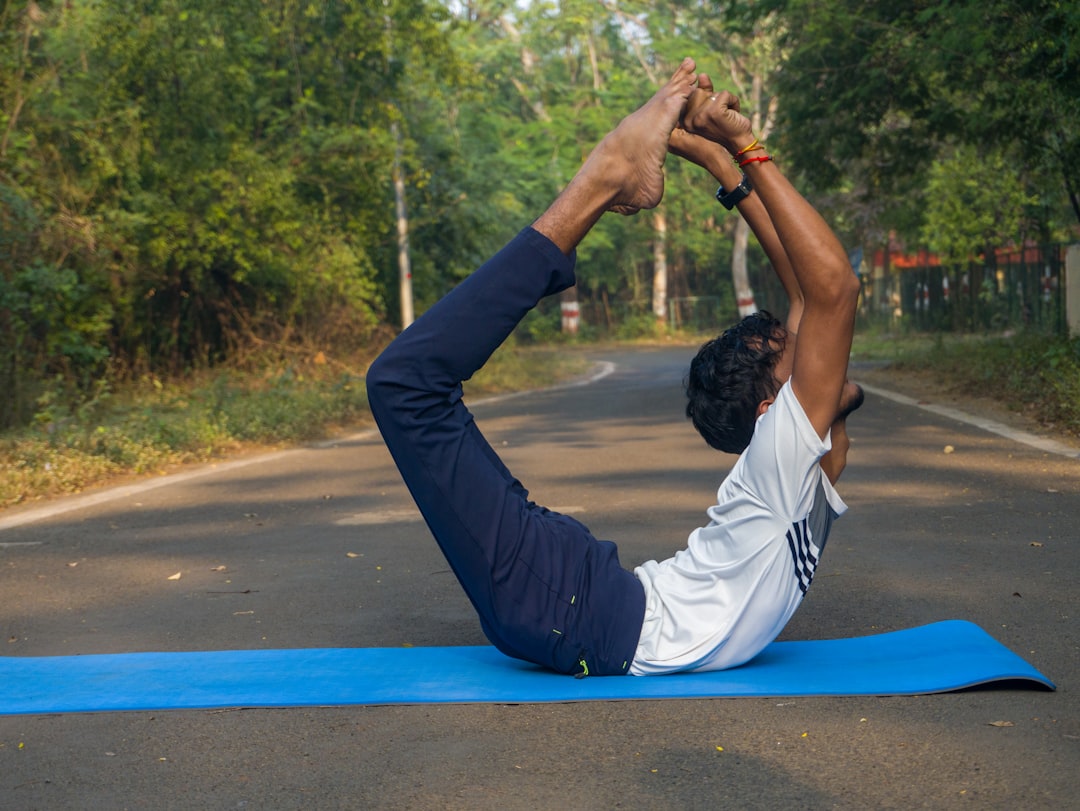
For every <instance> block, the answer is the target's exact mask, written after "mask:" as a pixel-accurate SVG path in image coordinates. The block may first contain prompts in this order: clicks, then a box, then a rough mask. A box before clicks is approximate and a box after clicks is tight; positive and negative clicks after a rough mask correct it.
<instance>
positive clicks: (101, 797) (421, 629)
mask: <svg viewBox="0 0 1080 811" xmlns="http://www.w3.org/2000/svg"><path fill="white" fill-rule="evenodd" d="M602 357H603V358H604V359H607V360H610V361H614V362H615V364H616V368H615V371H614V372H613V373H612V374H610V375H608V376H607V377H604V378H603V379H601V380H598V381H596V382H594V383H591V384H590V385H587V386H581V387H577V388H567V389H562V390H556V391H548V392H541V393H534V394H529V395H525V396H520V397H516V398H511V399H505V400H502V401H498V402H489V403H484V404H480V405H478V406H476V408H475V411H476V413H477V416H478V421H479V423H480V425H481V427H482V428H483V429H484V430H485V432H486V433H487V434H488V436H489V438H490V439H491V441H492V444H493V445H495V446H496V447H497V448H498V449H500V451H501V452H502V454H503V456H504V458H505V460H506V461H507V463H508V465H509V466H510V467H511V469H512V470H514V472H515V473H516V474H517V475H518V476H519V477H520V478H521V479H522V480H523V481H524V482H525V483H526V485H528V486H529V487H530V489H531V491H532V494H533V497H534V498H535V499H536V500H538V501H540V502H542V503H546V504H548V505H549V506H552V507H554V508H556V509H561V510H563V511H567V512H571V513H573V514H574V515H576V516H577V517H578V518H579V519H581V520H583V521H585V522H586V523H587V524H589V526H590V527H591V528H592V529H593V531H594V533H595V534H596V535H597V536H598V537H601V538H612V539H616V540H618V541H619V543H620V549H621V557H622V561H623V563H624V565H626V566H633V565H636V564H637V563H639V562H641V561H643V560H646V559H648V558H654V557H666V556H668V555H669V554H671V553H672V552H673V551H674V550H675V549H677V548H678V547H679V546H681V545H682V544H683V542H684V541H685V538H686V535H687V533H688V532H689V531H690V530H691V529H692V528H693V527H695V526H697V525H698V524H699V523H700V522H701V521H702V520H703V516H704V510H705V508H706V507H707V506H708V505H709V503H710V500H711V498H712V495H713V493H714V491H715V488H716V486H717V485H718V483H719V481H720V480H721V478H722V477H723V475H724V473H725V472H726V470H727V469H728V467H729V466H730V463H731V459H730V458H729V457H725V456H723V455H720V454H717V453H716V452H714V451H711V450H709V449H708V448H707V447H705V445H704V443H702V442H701V441H700V439H698V438H697V436H696V435H695V434H694V432H693V430H692V429H691V428H690V427H689V426H688V425H687V424H686V422H685V421H684V420H683V419H682V416H681V413H682V393H681V389H680V380H681V376H682V374H683V367H684V365H685V363H686V362H687V360H688V351H687V350H686V349H684V348H682V349H678V350H667V349H665V350H639V351H633V352H625V351H618V352H612V353H608V354H606V355H603V356H602ZM856 377H857V375H856ZM851 433H852V437H853V449H852V454H851V458H850V464H849V467H848V470H847V472H846V473H845V475H844V478H843V479H842V480H841V485H840V488H839V489H840V491H841V493H842V495H843V496H844V498H845V500H846V501H847V503H848V505H849V507H850V508H851V509H850V511H849V513H848V514H847V515H846V516H845V517H844V518H843V519H842V520H841V521H840V522H838V523H837V525H836V526H835V527H834V530H833V534H832V537H831V538H830V541H829V546H828V548H827V550H826V554H825V555H824V559H823V561H822V564H821V567H820V568H819V569H818V573H817V576H816V578H815V580H814V586H813V588H812V589H811V590H810V593H809V595H808V597H807V599H806V601H805V603H804V605H803V606H802V608H801V609H800V611H799V612H798V613H797V614H796V616H795V618H794V620H793V621H792V622H791V624H790V625H789V626H788V628H787V629H786V630H785V632H784V634H783V636H782V637H781V638H782V639H812V638H824V637H840V636H853V635H862V634H867V633H873V632H878V631H886V630H894V629H900V628H905V627H910V626H913V625H918V624H922V623H928V622H933V621H937V620H942V619H952V618H958V619H966V620H971V621H973V622H976V623H978V624H979V625H981V626H982V627H983V628H985V629H986V630H987V631H989V632H990V633H991V634H992V635H993V636H995V637H996V638H997V639H999V640H1000V641H1001V642H1003V643H1004V644H1006V645H1007V646H1009V647H1010V648H1011V649H1012V650H1014V651H1016V652H1018V653H1020V654H1021V655H1023V656H1024V657H1025V658H1027V659H1028V660H1029V661H1031V662H1032V663H1033V664H1034V665H1035V666H1036V667H1038V668H1039V669H1040V670H1041V671H1042V672H1043V673H1045V674H1046V675H1048V676H1049V677H1050V678H1051V679H1053V680H1055V681H1056V682H1057V684H1058V690H1057V692H1053V693H1051V692H1039V691H1034V690H1021V689H983V690H974V691H968V692H960V693H953V694H946V695H934V696H922V697H896V698H812V699H808V698H800V699H727V700H686V701H683V700H668V701H630V702H595V703H584V704H557V705H476V706H452V705H444V706H398V707H346V708H326V709H286V710H232V711H214V712H208V711H171V712H131V713H102V714H83V715H77V714H76V715H44V716H3V717H0V808H3V809H11V810H14V809H69V808H70V809H75V808H80V809H81V808H104V809H121V808H133V809H166V808H178V809H187V808H206V809H233V808H269V809H292V808H296V809H300V808H305V809H306V808H318V809H338V808H340V809H368V808H371V809H381V808H388V809H398V808H400V809H429V808H430V809H436V808H439V809H441V808H450V809H464V808H469V809H519V808H520V809H532V810H534V811H535V810H536V809H548V808H635V809H653V808H656V809H667V808H671V809H714V808H719V807H726V808H739V809H759V808H760V809H781V808H783V809H802V808H807V809H827V808H844V809H866V808H897V809H901V808H903V809H910V808H953V807H958V808H959V807H973V808H976V807H977V808H980V809H986V808H992V809H997V808H1000V809H1065V808H1076V807H1077V802H1078V800H1077V785H1078V784H1077V774H1078V773H1080V699H1078V693H1077V683H1076V679H1077V674H1078V672H1080V667H1078V666H1080V626H1078V622H1077V619H1078V616H1080V605H1078V603H1080V590H1078V588H1077V579H1078V577H1077V576H1078V574H1080V532H1078V530H1077V521H1078V519H1080V462H1078V461H1077V460H1076V459H1069V458H1066V457H1062V456H1057V455H1054V454H1052V453H1047V452H1045V451H1043V450H1038V449H1034V448H1031V447H1028V446H1026V445H1024V444H1020V443H1017V442H1015V441H1012V440H1010V439H1007V438H1004V437H1001V436H997V435H994V434H991V433H987V432H985V431H982V430H979V429H977V428H973V427H970V426H967V425H964V424H962V423H960V422H956V421H954V420H952V419H949V418H948V417H944V416H941V415H937V414H933V413H929V412H927V411H925V410H923V409H920V408H916V407H912V406H910V405H903V404H898V403H896V402H893V401H891V400H889V399H886V398H883V397H880V396H877V395H870V396H868V398H867V404H866V406H865V407H864V409H863V410H862V411H861V412H860V413H859V414H858V415H857V416H856V417H854V418H853V420H852V425H851ZM946 446H951V447H952V449H953V450H952V452H949V453H946V452H945V448H946ZM248 461H249V462H250V463H248V464H244V465H235V464H234V465H231V466H230V465H222V466H221V467H220V468H218V469H215V470H211V471H209V472H203V474H202V475H198V476H188V477H186V478H180V479H169V480H164V481H163V482H157V484H159V486H158V487H155V488H154V489H147V490H139V489H134V490H122V491H114V494H115V497H113V498H110V499H107V500H103V501H101V502H100V503H97V504H91V505H88V506H82V507H81V508H79V509H75V510H68V511H66V512H59V513H57V514H55V515H51V516H42V515H39V516H38V518H37V520H34V521H33V522H29V523H24V524H16V525H12V520H13V519H17V518H18V517H19V516H20V515H26V513H22V514H20V513H9V514H5V515H4V516H0V518H3V519H5V520H6V521H7V522H8V523H7V525H6V528H3V529H0V632H2V639H3V642H2V645H3V647H2V648H0V650H2V653H3V654H4V655H9V656H41V655H58V654H88V653H106V652H109V653H112V652H127V651H138V650H176V651H182V650H212V649H233V648H291V647H349V646H398V645H417V646H419V645H469V644H483V643H484V639H483V637H482V636H481V634H480V631H479V628H478V625H477V622H476V620H475V618H474V616H473V614H472V612H471V609H470V607H469V605H468V603H467V601H466V599H465V597H464V595H463V594H462V593H461V591H460V590H459V587H458V586H457V583H456V581H455V580H454V578H453V576H452V575H451V574H450V573H449V571H448V569H447V566H446V564H445V562H444V561H443V560H442V558H441V557H440V555H439V553H438V550H437V549H436V547H435V544H434V542H433V541H432V540H431V539H430V537H429V536H428V534H427V532H426V529H425V528H424V526H423V524H422V523H421V522H420V521H419V519H418V516H417V514H416V512H415V508H414V507H413V506H412V504H411V501H410V499H409V496H408V494H407V492H406V491H405V489H404V486H403V485H402V484H401V481H400V479H399V478H398V476H397V473H396V471H395V469H394V468H393V466H392V463H391V462H390V459H389V456H388V454H387V453H386V451H385V449H384V447H383V446H382V443H381V441H380V440H379V439H378V437H377V436H376V435H374V434H371V433H368V434H366V435H365V434H361V435H359V436H356V437H353V438H350V439H348V440H343V441H340V442H337V443H335V444H333V445H328V446H324V447H318V448H306V449H301V450H296V451H291V452H287V453H284V454H279V455H276V456H271V457H262V458H259V459H258V460H255V461H254V462H252V461H251V460H248ZM76 503H82V504H85V502H76ZM63 504H64V503H63V502H62V503H61V506H63ZM0 526H3V524H0ZM221 567H224V568H223V569H222V568H221ZM176 573H180V575H181V576H180V578H179V579H170V576H173V575H175V574H176ZM2 690H3V687H2V685H0V693H2ZM1000 722H1008V723H1007V725H1001V724H1000ZM718 747H722V751H720V749H718Z"/></svg>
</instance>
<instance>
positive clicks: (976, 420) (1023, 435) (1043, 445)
mask: <svg viewBox="0 0 1080 811" xmlns="http://www.w3.org/2000/svg"><path fill="white" fill-rule="evenodd" d="M859 385H860V386H862V387H863V389H864V390H866V391H868V392H869V393H871V394H876V395H877V396H878V397H884V398H886V399H887V400H892V401H893V402H896V403H901V404H902V405H907V406H914V407H915V408H921V409H922V410H923V411H929V412H931V413H932V414H938V415H940V416H942V417H948V418H949V419H952V420H956V421H957V422H962V423H964V424H965V425H973V426H975V427H976V428H981V429H982V430H984V431H989V432H990V433H992V434H997V435H998V436H1003V437H1005V438H1006V439H1011V440H1013V441H1014V442H1021V443H1023V444H1025V445H1030V446H1031V447H1033V448H1037V449H1039V450H1040V451H1046V452H1047V453H1056V454H1058V455H1060V456H1066V457H1068V458H1070V459H1080V450H1078V449H1077V448H1072V447H1069V446H1068V445H1066V444H1065V443H1063V442H1058V441H1057V440H1056V439H1048V438H1047V437H1041V436H1036V435H1035V434H1030V433H1028V432H1027V431H1020V430H1018V429H1016V428H1010V427H1009V426H1008V425H1005V424H1004V423H1000V422H994V421H993V420H988V419H984V418H983V417H973V416H971V415H970V414H965V413H964V412H963V411H958V410H957V409H955V408H949V407H948V406H942V405H935V404H934V403H921V402H919V401H918V400H916V399H915V398H913V397H908V396H907V395H905V394H897V393H896V392H893V391H886V390H885V389H879V388H877V386H868V385H866V384H865V383H860V384H859Z"/></svg>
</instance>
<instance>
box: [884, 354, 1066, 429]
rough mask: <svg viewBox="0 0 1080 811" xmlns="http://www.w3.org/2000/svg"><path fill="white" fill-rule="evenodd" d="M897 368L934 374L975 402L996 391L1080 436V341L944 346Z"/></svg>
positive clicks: (902, 360) (904, 358)
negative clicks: (977, 397) (979, 397)
mask: <svg viewBox="0 0 1080 811" xmlns="http://www.w3.org/2000/svg"><path fill="white" fill-rule="evenodd" d="M896 363H897V365H898V366H900V368H907V369H927V370H932V372H933V373H934V374H935V376H936V377H937V378H938V379H941V380H945V381H948V382H949V385H950V387H951V388H952V389H954V390H955V391H959V392H964V393H968V394H971V395H975V396H985V394H986V392H988V391H991V392H993V393H994V396H995V397H996V398H998V399H1000V400H1001V401H1002V402H1004V403H1006V404H1009V405H1010V406H1011V407H1013V408H1015V409H1017V410H1023V411H1024V412H1025V413H1027V414H1029V415H1030V416H1032V417H1034V418H1035V419H1037V420H1039V421H1040V422H1042V423H1044V424H1047V425H1050V426H1052V427H1054V428H1055V429H1057V430H1061V431H1064V432H1067V433H1070V434H1072V435H1074V436H1080V338H1073V339H1071V340H1070V339H1065V338H1048V337H1047V336H1046V335H1043V334H1037V333H1020V334H1018V335H1014V336H1011V337H1001V338H983V339H978V340H975V339H970V338H965V339H961V340H948V341H945V340H939V341H937V342H935V343H934V344H933V346H930V347H924V348H921V349H913V350H909V351H905V352H903V353H902V354H901V356H900V357H899V358H897V359H896Z"/></svg>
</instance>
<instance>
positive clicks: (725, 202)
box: [716, 175, 754, 211]
mask: <svg viewBox="0 0 1080 811" xmlns="http://www.w3.org/2000/svg"><path fill="white" fill-rule="evenodd" d="M753 190H754V187H753V186H751V185H750V178H748V177H747V176H746V175H743V176H742V180H740V181H739V185H738V186H736V187H735V188H734V189H732V190H731V191H725V190H724V187H723V186H721V187H720V188H719V189H717V190H716V199H717V200H719V201H720V205H722V206H723V207H724V208H726V209H727V210H728V211H731V209H733V208H735V204H736V203H737V202H739V201H740V200H742V199H744V198H745V197H747V196H748V195H749V194H750V192H752V191H753Z"/></svg>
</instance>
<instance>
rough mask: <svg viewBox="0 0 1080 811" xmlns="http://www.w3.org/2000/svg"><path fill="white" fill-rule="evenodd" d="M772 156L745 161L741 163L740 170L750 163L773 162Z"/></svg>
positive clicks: (760, 156)
mask: <svg viewBox="0 0 1080 811" xmlns="http://www.w3.org/2000/svg"><path fill="white" fill-rule="evenodd" d="M771 160H772V155H758V156H756V157H753V158H747V159H746V160H744V161H739V168H740V169H741V168H742V167H744V166H746V164H748V163H765V161H771Z"/></svg>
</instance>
